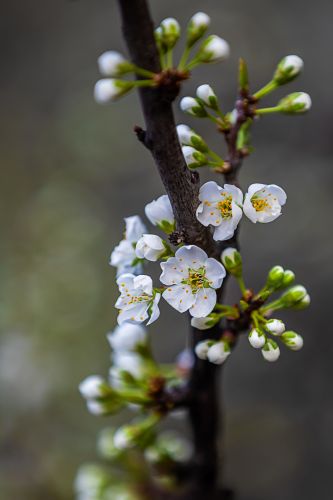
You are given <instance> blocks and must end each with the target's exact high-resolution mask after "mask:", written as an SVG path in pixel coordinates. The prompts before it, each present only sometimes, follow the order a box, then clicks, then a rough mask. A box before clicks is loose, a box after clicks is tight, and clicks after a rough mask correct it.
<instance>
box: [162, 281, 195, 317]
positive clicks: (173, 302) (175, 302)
mask: <svg viewBox="0 0 333 500" xmlns="http://www.w3.org/2000/svg"><path fill="white" fill-rule="evenodd" d="M162 296H163V298H164V299H165V300H166V301H167V302H168V303H169V304H170V306H171V307H173V308H174V309H177V311H179V312H181V313H183V312H185V311H187V310H188V309H189V308H190V307H191V306H192V305H193V304H194V302H195V295H193V293H192V289H191V287H190V286H189V285H174V286H171V287H168V288H167V289H166V290H164V292H163V294H162Z"/></svg>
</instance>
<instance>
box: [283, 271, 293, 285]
mask: <svg viewBox="0 0 333 500" xmlns="http://www.w3.org/2000/svg"><path fill="white" fill-rule="evenodd" d="M294 281H295V273H293V272H292V271H290V270H289V269H287V270H286V271H285V272H284V275H283V280H282V285H281V288H287V287H288V286H289V285H291V284H292V283H294Z"/></svg>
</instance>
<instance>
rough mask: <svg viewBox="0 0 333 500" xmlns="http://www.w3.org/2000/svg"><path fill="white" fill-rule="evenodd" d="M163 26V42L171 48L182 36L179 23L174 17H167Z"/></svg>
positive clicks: (162, 23)
mask: <svg viewBox="0 0 333 500" xmlns="http://www.w3.org/2000/svg"><path fill="white" fill-rule="evenodd" d="M161 28H162V33H161V35H162V43H163V44H164V45H165V46H166V47H167V49H168V50H170V49H172V48H173V47H174V46H175V45H176V43H177V41H178V39H179V37H180V26H179V23H178V21H177V20H176V19H174V18H173V17H167V18H166V19H164V20H163V21H162V22H161Z"/></svg>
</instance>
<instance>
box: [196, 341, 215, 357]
mask: <svg viewBox="0 0 333 500" xmlns="http://www.w3.org/2000/svg"><path fill="white" fill-rule="evenodd" d="M214 343H215V341H214V340H203V341H202V342H199V343H198V344H197V345H196V346H195V349H194V352H195V354H196V355H197V356H198V358H199V359H207V353H208V350H209V348H210V347H211V346H212V345H213V344H214Z"/></svg>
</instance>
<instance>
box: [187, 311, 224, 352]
mask: <svg viewBox="0 0 333 500" xmlns="http://www.w3.org/2000/svg"><path fill="white" fill-rule="evenodd" d="M219 320H220V317H219V316H218V315H217V314H212V315H209V316H206V317H205V318H191V326H193V327H194V328H197V329H198V330H209V328H212V327H213V326H215V325H216V324H217V323H218V322H219ZM199 357H200V356H199Z"/></svg>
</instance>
